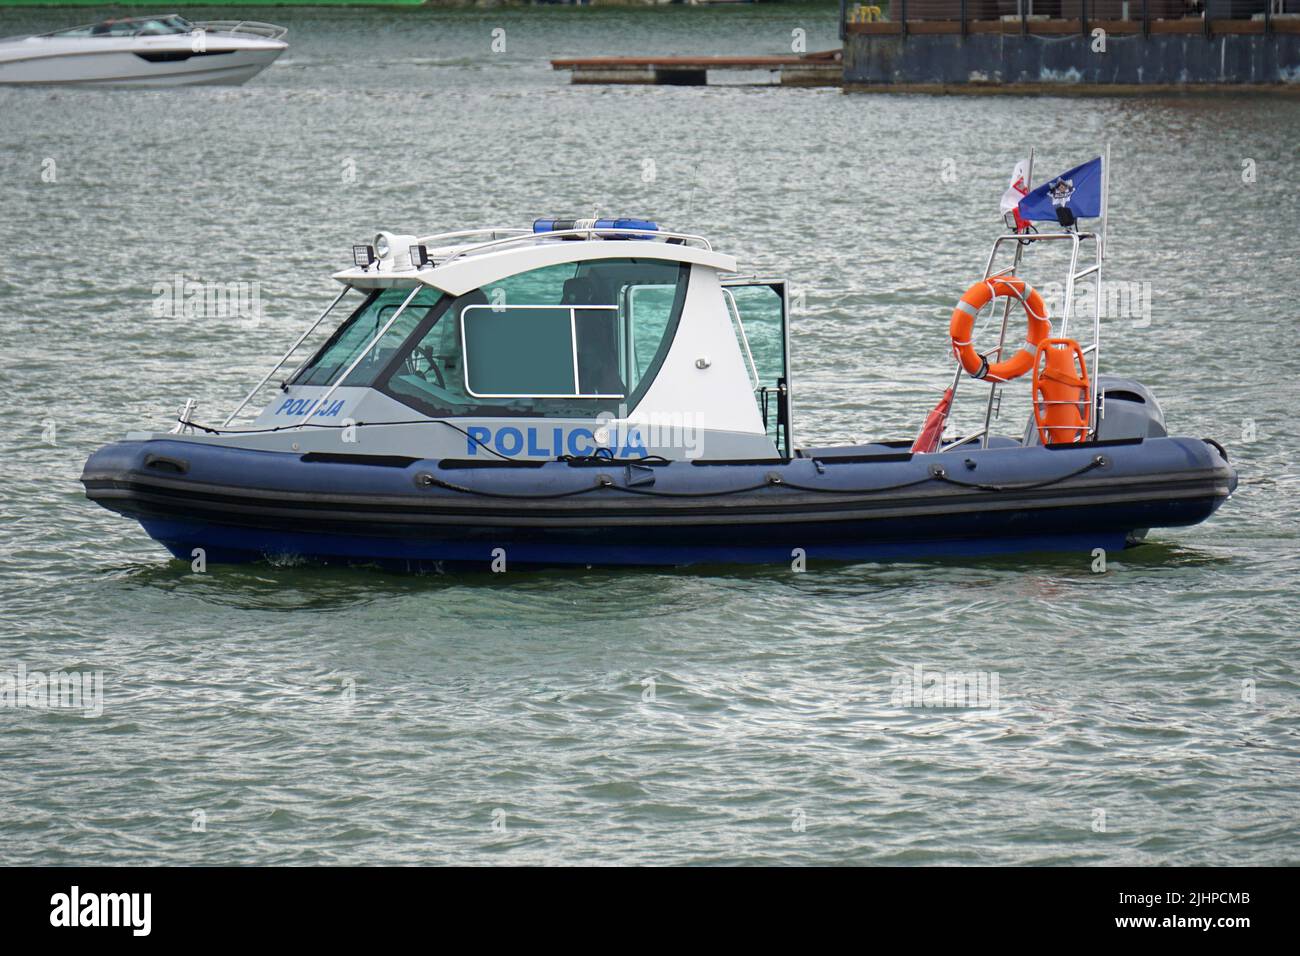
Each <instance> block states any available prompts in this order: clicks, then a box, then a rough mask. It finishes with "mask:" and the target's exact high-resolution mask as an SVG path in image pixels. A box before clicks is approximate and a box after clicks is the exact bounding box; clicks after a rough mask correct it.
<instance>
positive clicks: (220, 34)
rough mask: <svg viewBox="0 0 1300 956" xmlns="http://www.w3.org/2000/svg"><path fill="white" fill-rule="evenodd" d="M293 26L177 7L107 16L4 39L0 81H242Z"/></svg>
mask: <svg viewBox="0 0 1300 956" xmlns="http://www.w3.org/2000/svg"><path fill="white" fill-rule="evenodd" d="M288 32H289V31H288V29H286V28H285V27H279V26H275V25H274V24H271V23H258V22H256V21H252V20H207V21H199V22H191V21H189V20H186V19H185V18H184V17H181V16H177V15H176V14H167V15H165V16H158V17H128V18H121V19H112V20H101V21H100V22H98V23H90V24H86V25H84V26H79V27H73V28H72V29H70V30H59V31H57V32H55V33H45V34H41V35H39V36H29V37H11V38H9V39H6V40H0V83H33V84H45V83H76V84H81V85H87V86H190V85H195V84H219V85H224V86H238V85H239V84H241V83H244V82H246V81H247V80H249V79H251V78H252V77H254V76H256V75H257V74H258V73H260V72H261V71H262V70H264V69H265V68H266V67H268V66H270V65H271V63H272V62H274V60H275V58H276V57H278V56H279V55H280V54H281V53H283V52H284V51H285V50H286V49H287V48H288V44H287V43H285V42H284V39H283V38H284V35H285V34H286V33H288Z"/></svg>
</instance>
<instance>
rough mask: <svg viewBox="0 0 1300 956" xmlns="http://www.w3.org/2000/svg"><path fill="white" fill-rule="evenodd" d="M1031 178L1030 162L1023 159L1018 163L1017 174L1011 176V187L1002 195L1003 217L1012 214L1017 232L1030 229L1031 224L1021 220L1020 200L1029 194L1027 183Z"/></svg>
mask: <svg viewBox="0 0 1300 956" xmlns="http://www.w3.org/2000/svg"><path fill="white" fill-rule="evenodd" d="M1028 176H1029V160H1027V159H1022V160H1020V162H1018V163H1016V169H1015V172H1013V173H1012V174H1011V185H1009V186H1008V187H1007V191H1006V192H1004V193H1003V194H1002V215H1003V216H1004V217H1005V216H1006V214H1007V213H1011V214H1012V215H1014V216H1015V217H1016V232H1023V231H1024V230H1025V229H1027V228H1029V222H1028V220H1026V219H1022V218H1020V200H1021V199H1023V198H1024V197H1025V196H1027V195H1028V194H1029V185H1028V184H1027V183H1026V182H1025V180H1026V178H1028Z"/></svg>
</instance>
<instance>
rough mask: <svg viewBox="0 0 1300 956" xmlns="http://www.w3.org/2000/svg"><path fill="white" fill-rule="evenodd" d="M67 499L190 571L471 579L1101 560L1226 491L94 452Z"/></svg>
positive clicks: (715, 469)
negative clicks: (1069, 557)
mask: <svg viewBox="0 0 1300 956" xmlns="http://www.w3.org/2000/svg"><path fill="white" fill-rule="evenodd" d="M81 480H82V482H83V484H84V485H85V488H86V494H87V496H88V497H89V498H90V499H91V500H93V501H96V502H98V503H99V504H101V505H103V506H104V507H105V508H108V509H110V510H112V511H116V512H118V513H120V514H122V515H125V516H128V517H131V518H135V519H136V520H138V521H139V522H140V524H141V525H142V526H143V527H144V529H145V530H146V531H147V532H148V533H149V534H150V535H151V536H152V537H154V538H155V539H157V540H158V541H159V542H160V543H161V544H163V545H164V546H165V547H166V548H167V549H168V550H169V551H171V552H172V554H173V555H175V556H176V557H178V558H182V559H185V560H191V559H193V558H195V557H196V556H198V554H199V551H200V549H201V552H202V554H203V556H204V558H205V560H206V561H208V562H242V561H251V560H258V559H263V558H270V559H277V558H278V559H293V558H303V559H309V560H316V561H323V562H326V563H332V562H337V563H377V564H381V565H386V566H399V567H406V568H411V569H423V568H438V567H448V568H451V567H471V568H480V569H482V570H488V569H489V568H490V567H496V569H498V570H500V569H501V568H502V567H510V568H517V567H527V566H556V565H576V566H684V565H695V564H715V563H751V564H752V563H781V564H783V565H786V566H789V565H790V564H791V562H792V561H798V560H801V559H803V560H809V561H817V560H840V561H844V560H848V561H882V560H909V559H918V558H929V557H947V556H961V557H972V556H984V555H998V554H1008V553H1017V552H1036V551H1076V552H1079V551H1082V552H1091V551H1093V550H1094V549H1096V548H1102V549H1105V550H1106V551H1115V550H1118V549H1121V548H1123V547H1125V546H1126V545H1129V544H1132V543H1135V542H1136V541H1137V540H1140V539H1141V537H1142V536H1143V535H1144V534H1145V533H1146V531H1147V529H1150V528H1158V527H1175V526H1185V525H1192V524H1196V523H1198V522H1200V521H1203V520H1205V519H1206V518H1208V517H1209V516H1210V515H1211V514H1213V513H1214V511H1215V510H1216V509H1217V508H1218V507H1219V505H1220V504H1222V502H1223V501H1224V500H1225V499H1226V498H1227V497H1228V496H1229V495H1230V494H1231V493H1232V491H1233V490H1234V489H1235V487H1236V483H1237V477H1236V473H1235V471H1234V470H1233V468H1232V467H1231V466H1230V465H1229V464H1228V462H1227V460H1226V457H1225V456H1224V455H1223V453H1222V451H1221V449H1220V448H1219V447H1218V446H1217V445H1214V444H1213V443H1207V442H1204V441H1201V440H1199V439H1191V438H1149V439H1145V440H1137V439H1134V440H1124V441H1114V442H1092V443H1088V444H1080V445H1068V446H1048V447H1042V446H1031V447H1025V446H1021V445H1019V444H1018V443H1017V444H1016V445H1015V447H1001V448H987V449H981V448H971V447H969V446H966V447H962V448H958V449H954V450H951V451H946V452H941V453H938V454H931V455H913V454H910V453H908V452H907V449H906V446H903V447H901V448H900V447H896V446H890V445H885V444H876V445H866V446H858V447H854V448H843V449H836V450H833V451H830V450H827V451H826V452H825V453H824V454H822V453H819V454H817V455H815V456H813V457H802V458H795V459H792V460H790V461H788V462H782V461H771V462H765V461H746V462H693V463H692V462H671V463H670V462H658V461H647V462H645V463H641V462H637V461H634V460H620V461H612V460H607V461H601V460H582V461H574V462H563V461H550V462H499V463H491V464H487V463H484V462H483V461H480V460H464V461H452V460H447V459H443V460H422V459H415V458H402V457H396V456H365V455H354V454H322V453H313V454H306V455H302V454H297V453H287V452H271V451H255V450H248V449H240V448H234V447H230V446H228V445H224V446H223V445H220V444H216V443H208V442H202V441H190V440H185V439H176V440H167V439H152V440H147V441H126V442H120V443H116V444H113V445H108V446H106V447H105V448H103V449H101V450H100V451H98V452H96V453H95V454H94V455H93V456H92V457H91V458H90V460H89V461H88V462H87V463H86V467H85V471H84V473H83V475H82V479H81Z"/></svg>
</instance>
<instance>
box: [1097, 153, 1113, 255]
mask: <svg viewBox="0 0 1300 956" xmlns="http://www.w3.org/2000/svg"><path fill="white" fill-rule="evenodd" d="M1105 157H1106V158H1105V159H1103V160H1102V170H1101V242H1100V243H1099V244H1098V246H1097V261H1098V262H1101V261H1102V260H1104V259H1105V258H1106V225H1107V224H1108V223H1109V222H1110V140H1106V153H1105Z"/></svg>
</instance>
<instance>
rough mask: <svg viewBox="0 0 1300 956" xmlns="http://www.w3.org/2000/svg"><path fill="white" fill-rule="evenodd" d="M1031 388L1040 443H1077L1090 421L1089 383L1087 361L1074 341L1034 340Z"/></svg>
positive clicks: (1090, 385) (1086, 435)
mask: <svg viewBox="0 0 1300 956" xmlns="http://www.w3.org/2000/svg"><path fill="white" fill-rule="evenodd" d="M1044 358H1046V359H1047V361H1046V362H1044V361H1043V359H1044ZM1032 390H1033V395H1034V421H1035V422H1036V423H1037V425H1038V437H1039V439H1040V440H1041V441H1042V443H1043V444H1044V445H1053V444H1062V443H1075V442H1081V441H1084V440H1085V439H1086V438H1087V437H1088V428H1089V426H1090V425H1091V423H1092V383H1091V382H1089V381H1088V362H1087V360H1086V359H1085V358H1084V357H1083V349H1081V348H1079V343H1078V342H1076V341H1074V339H1044V340H1043V341H1042V342H1040V343H1038V351H1037V352H1035V353H1034V381H1033V389H1032Z"/></svg>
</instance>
